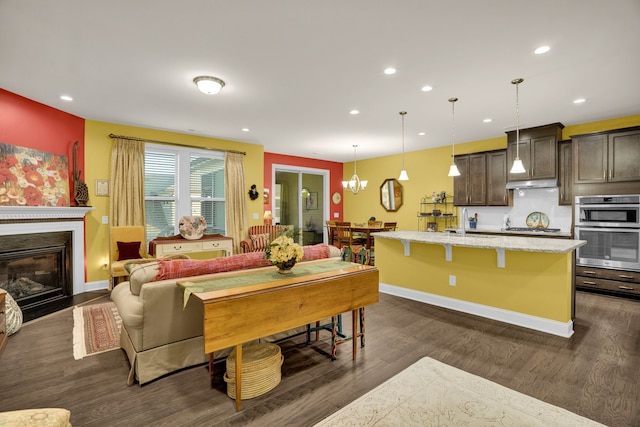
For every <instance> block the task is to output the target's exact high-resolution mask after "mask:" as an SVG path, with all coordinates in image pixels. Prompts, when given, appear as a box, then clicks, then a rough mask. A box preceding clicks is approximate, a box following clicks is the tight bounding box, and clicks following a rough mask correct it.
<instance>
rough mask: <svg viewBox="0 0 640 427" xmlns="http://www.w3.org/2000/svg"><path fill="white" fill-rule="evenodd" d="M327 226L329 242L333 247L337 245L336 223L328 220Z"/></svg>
mask: <svg viewBox="0 0 640 427" xmlns="http://www.w3.org/2000/svg"><path fill="white" fill-rule="evenodd" d="M325 224H326V226H327V241H328V242H329V244H330V245H332V246H333V245H335V243H336V221H335V220H331V219H328V220H327V221H326V223H325Z"/></svg>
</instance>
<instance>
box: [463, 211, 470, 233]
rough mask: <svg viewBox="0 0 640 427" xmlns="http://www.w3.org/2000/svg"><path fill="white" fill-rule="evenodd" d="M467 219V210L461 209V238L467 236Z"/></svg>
mask: <svg viewBox="0 0 640 427" xmlns="http://www.w3.org/2000/svg"><path fill="white" fill-rule="evenodd" d="M468 219H469V212H467V208H462V237H464V236H466V235H467V228H466V225H467V221H468Z"/></svg>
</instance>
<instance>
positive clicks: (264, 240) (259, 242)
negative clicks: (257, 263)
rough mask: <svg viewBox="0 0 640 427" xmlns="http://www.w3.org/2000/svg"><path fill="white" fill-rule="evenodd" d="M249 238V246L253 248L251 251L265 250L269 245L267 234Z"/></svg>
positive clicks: (253, 235) (254, 235)
mask: <svg viewBox="0 0 640 427" xmlns="http://www.w3.org/2000/svg"><path fill="white" fill-rule="evenodd" d="M249 237H250V238H251V245H252V246H253V250H254V251H256V250H263V251H264V250H266V248H267V246H269V243H271V240H270V239H271V238H270V237H269V233H262V234H252V235H251V236H249Z"/></svg>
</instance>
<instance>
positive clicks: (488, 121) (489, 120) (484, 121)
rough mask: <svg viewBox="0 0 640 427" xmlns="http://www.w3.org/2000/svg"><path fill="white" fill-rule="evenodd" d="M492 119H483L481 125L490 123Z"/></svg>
mask: <svg viewBox="0 0 640 427" xmlns="http://www.w3.org/2000/svg"><path fill="white" fill-rule="evenodd" d="M492 121H493V119H483V120H482V123H491V122H492Z"/></svg>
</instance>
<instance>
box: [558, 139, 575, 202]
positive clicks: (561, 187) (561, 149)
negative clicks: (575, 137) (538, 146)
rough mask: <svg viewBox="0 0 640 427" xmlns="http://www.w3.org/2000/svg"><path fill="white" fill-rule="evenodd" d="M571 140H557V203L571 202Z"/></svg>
mask: <svg viewBox="0 0 640 427" xmlns="http://www.w3.org/2000/svg"><path fill="white" fill-rule="evenodd" d="M572 149H573V147H572V146H571V141H570V140H569V141H560V142H558V204H560V205H572V204H573V172H572V171H573V167H572V155H571V154H572V153H571V150H572Z"/></svg>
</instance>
